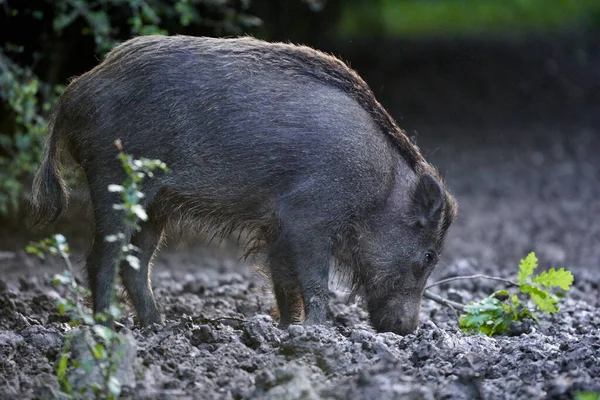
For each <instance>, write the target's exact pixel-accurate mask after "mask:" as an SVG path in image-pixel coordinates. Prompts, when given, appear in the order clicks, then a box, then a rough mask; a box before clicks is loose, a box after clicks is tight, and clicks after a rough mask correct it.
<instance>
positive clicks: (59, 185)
mask: <svg viewBox="0 0 600 400" xmlns="http://www.w3.org/2000/svg"><path fill="white" fill-rule="evenodd" d="M60 103H61V102H60V99H59V101H58V103H57V105H56V107H55V109H54V111H53V113H52V116H51V118H50V122H49V124H48V136H47V137H46V141H45V143H44V151H43V155H42V162H41V163H40V166H39V168H38V170H37V172H36V174H35V177H34V178H33V188H32V193H31V199H30V203H29V206H30V214H31V217H32V219H33V224H32V226H31V227H32V228H42V227H44V226H46V225H48V224H49V223H51V222H54V221H55V220H56V219H58V217H60V216H61V214H62V213H63V211H64V210H65V208H66V207H67V200H68V193H67V188H66V185H65V181H64V180H63V178H62V176H61V174H60V171H59V167H60V160H59V144H60V143H59V142H60V134H59V129H57V127H56V120H57V118H59V117H60V116H59V114H60V108H61V107H60Z"/></svg>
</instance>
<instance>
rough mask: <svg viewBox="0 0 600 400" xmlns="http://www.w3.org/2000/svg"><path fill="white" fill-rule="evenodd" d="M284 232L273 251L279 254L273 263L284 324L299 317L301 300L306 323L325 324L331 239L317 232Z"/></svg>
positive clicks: (276, 293)
mask: <svg viewBox="0 0 600 400" xmlns="http://www.w3.org/2000/svg"><path fill="white" fill-rule="evenodd" d="M284 232H285V233H284V234H283V235H282V236H281V237H280V238H279V240H278V243H277V245H276V247H275V250H274V252H272V254H274V255H276V256H275V257H273V256H271V265H270V266H271V274H272V277H273V286H274V291H275V297H276V299H277V306H278V308H279V314H280V325H282V326H286V325H289V323H291V322H293V321H294V320H295V319H297V318H298V307H299V306H301V305H302V304H299V303H300V301H302V303H303V305H304V315H305V324H307V325H322V324H324V323H325V319H326V307H327V301H328V299H329V287H328V281H329V262H330V258H331V249H330V247H329V241H328V240H327V239H324V238H322V237H321V235H319V234H317V233H316V232H311V231H305V232H304V233H298V234H296V233H294V232H290V231H289V230H285V231H284ZM277 260H279V262H276V261H277ZM298 292H299V293H298ZM298 294H301V297H300V296H298Z"/></svg>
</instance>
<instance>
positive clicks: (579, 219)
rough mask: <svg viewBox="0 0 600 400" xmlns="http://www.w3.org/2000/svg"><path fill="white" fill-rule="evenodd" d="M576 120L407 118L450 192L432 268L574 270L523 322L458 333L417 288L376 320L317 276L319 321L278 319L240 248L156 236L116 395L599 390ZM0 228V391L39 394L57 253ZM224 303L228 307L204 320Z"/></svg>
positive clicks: (453, 287)
mask: <svg viewBox="0 0 600 400" xmlns="http://www.w3.org/2000/svg"><path fill="white" fill-rule="evenodd" d="M500 86H502V85H500ZM542 101H543V100H542ZM540 109H543V107H541V106H540ZM465 112H468V110H466V109H465ZM395 114H396V115H395V116H396V117H397V118H398V119H400V118H399V117H398V115H401V113H400V112H398V113H395ZM462 117H463V118H464V115H463V116H462ZM479 120H480V121H481V118H480V119H479ZM578 122H580V121H577V120H573V121H571V122H569V121H567V123H564V124H560V125H559V124H556V125H555V124H548V123H546V124H543V123H538V121H531V123H529V124H523V123H519V124H518V127H511V126H510V124H504V125H499V124H497V123H496V122H494V123H493V124H487V125H486V124H484V123H483V124H482V123H481V122H480V123H478V126H477V127H476V128H475V127H473V126H463V127H459V126H452V125H449V124H448V123H447V122H446V123H445V124H444V125H428V124H425V123H422V122H418V121H416V122H415V121H412V122H410V124H409V125H410V126H411V133H415V132H414V131H413V129H414V130H416V131H417V132H416V133H417V134H418V143H419V145H420V146H421V147H422V148H423V149H424V153H425V154H426V156H427V158H429V159H430V160H431V161H433V162H434V164H436V165H437V166H438V167H439V168H440V170H441V171H442V172H443V174H444V175H445V176H446V183H447V184H448V186H449V187H450V189H451V190H452V191H453V192H454V193H455V194H456V197H457V198H458V201H459V205H460V211H459V218H458V220H457V221H456V223H455V224H454V226H453V228H452V230H451V231H450V233H449V237H448V242H447V247H446V250H445V252H444V255H443V259H442V262H441V263H440V264H439V266H438V267H437V270H436V272H435V274H434V276H433V277H432V278H431V280H438V279H441V278H445V277H450V276H455V275H466V274H473V273H486V274H490V275H496V276H503V277H512V276H515V275H516V271H517V265H518V261H519V259H521V258H522V257H523V256H525V255H526V254H527V253H528V252H530V251H535V252H536V253H537V255H538V257H539V259H540V265H541V268H542V269H546V268H550V267H556V268H560V267H565V268H567V269H570V270H571V271H573V274H574V276H575V283H574V287H573V288H572V290H571V292H570V293H569V295H568V296H567V298H566V299H565V300H562V301H561V307H562V309H561V311H560V312H559V313H558V314H555V315H554V316H551V317H542V318H541V323H540V325H539V326H535V327H533V328H532V329H531V330H530V331H529V332H528V333H524V334H519V335H516V336H502V337H496V338H487V337H483V336H471V335H467V334H465V333H463V332H461V331H460V330H458V328H457V320H456V317H455V315H454V314H453V313H452V311H451V310H449V309H446V308H443V307H441V306H439V305H438V304H436V303H433V302H431V301H429V300H424V301H423V307H422V312H421V324H420V326H419V328H418V330H417V331H416V332H415V333H414V334H411V335H408V336H405V337H401V336H397V335H395V334H391V333H388V334H378V333H375V332H374V331H373V330H372V329H371V328H370V326H369V324H368V321H367V315H366V313H365V311H364V309H363V308H362V306H361V304H360V302H357V303H348V302H347V296H346V291H345V289H344V287H343V286H339V285H332V293H331V301H330V304H329V316H330V324H329V326H326V327H303V326H292V327H290V328H289V329H287V330H279V329H278V328H277V327H276V325H275V324H274V322H273V321H272V319H271V318H270V317H269V316H268V313H269V310H270V308H271V307H272V305H273V297H272V295H271V294H270V293H269V292H268V290H267V288H266V287H265V282H264V281H263V280H262V279H260V277H258V276H257V275H255V274H254V273H253V271H252V268H251V265H249V263H245V262H243V261H240V260H239V255H240V252H239V249H238V248H237V247H235V246H234V245H233V244H232V243H229V242H225V243H222V244H221V245H215V244H212V245H210V246H207V245H206V244H205V243H203V242H201V241H192V242H189V243H187V244H186V245H184V246H183V247H181V248H177V247H174V246H168V247H167V248H165V249H164V250H163V251H162V252H161V253H160V254H159V256H158V257H157V258H156V260H155V268H154V273H153V284H154V287H155V294H156V296H157V299H158V301H159V304H160V308H161V311H162V313H163V315H164V316H165V318H166V320H167V321H166V325H165V326H164V327H154V328H148V329H144V330H141V329H138V328H136V327H135V326H133V325H132V320H131V318H130V317H129V318H127V319H125V320H124V321H123V322H124V324H125V326H126V327H127V328H128V329H129V328H130V329H131V330H132V334H133V337H134V338H135V342H136V343H137V346H136V347H137V350H136V353H135V356H134V357H133V359H132V363H131V364H130V369H129V371H128V374H126V375H125V376H126V377H127V381H126V382H125V384H126V386H125V387H124V389H123V397H124V398H131V399H154V398H156V399H187V398H189V399H196V398H198V399H212V398H223V399H248V398H258V399H296V398H305V399H318V398H328V399H392V398H393V399H397V398H400V399H404V398H407V399H433V398H435V399H478V398H479V399H505V398H509V399H542V398H544V399H546V398H548V399H572V398H574V396H575V395H576V393H577V392H580V391H595V392H598V393H600V200H599V199H600V156H599V155H600V131H599V129H598V127H595V126H594V125H593V124H588V123H578ZM81 221H85V219H83V217H82V216H81V215H79V211H78V210H77V209H72V210H71V212H70V218H66V219H64V220H63V221H62V222H61V223H59V224H58V225H56V226H55V227H53V229H54V230H55V231H58V232H63V233H64V234H65V235H66V236H67V238H68V239H69V241H70V242H71V243H72V244H73V247H74V249H73V252H74V259H75V260H76V261H79V257H80V256H81V254H82V253H83V251H84V250H85V239H86V237H87V236H88V235H89V231H88V230H86V227H87V225H86V224H85V223H81ZM0 235H2V236H1V239H2V240H0V250H2V251H3V253H0V398H3V399H4V398H6V399H9V398H21V399H30V398H31V399H33V398H51V397H54V396H55V395H56V393H57V388H58V385H57V381H56V378H55V377H54V375H53V370H52V368H53V364H54V363H55V361H56V359H57V355H58V353H59V351H60V346H61V344H62V340H63V337H64V335H65V332H67V330H68V328H67V325H66V324H65V322H64V319H63V318H62V317H61V316H59V315H58V313H57V311H56V306H55V298H56V293H57V292H60V290H61V289H56V288H54V287H53V286H52V285H50V284H49V283H48V277H49V276H51V274H52V273H54V272H57V271H60V270H61V269H62V266H61V264H60V262H57V261H48V262H46V263H41V262H39V261H38V260H37V259H35V258H32V257H31V256H27V255H25V254H24V253H23V252H22V251H21V250H19V249H20V248H21V247H22V246H24V244H26V243H27V241H28V240H29V239H30V236H28V235H27V234H25V233H23V232H22V231H17V230H16V228H15V230H12V231H11V228H8V227H3V228H2V229H1V230H0ZM500 287H501V286H499V284H498V283H494V282H489V281H461V282H453V283H451V284H446V285H443V286H440V287H437V288H435V289H434V291H436V292H437V293H439V294H441V295H443V296H445V297H448V298H451V299H453V300H455V301H461V302H464V303H466V302H468V301H470V300H472V299H478V298H481V297H484V296H486V295H488V294H489V293H491V292H492V291H494V290H496V289H499V288H500ZM223 317H228V318H231V319H226V320H220V321H213V320H214V319H217V318H223Z"/></svg>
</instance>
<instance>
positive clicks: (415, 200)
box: [412, 174, 444, 227]
mask: <svg viewBox="0 0 600 400" xmlns="http://www.w3.org/2000/svg"><path fill="white" fill-rule="evenodd" d="M443 201H444V191H443V189H442V186H441V185H440V184H439V183H438V181H437V180H436V179H435V178H434V177H433V176H431V175H429V174H423V176H421V178H419V181H418V182H417V184H416V186H415V188H414V192H413V194H412V210H413V215H414V218H415V222H416V223H418V224H419V225H421V226H423V227H425V226H435V225H437V223H438V222H439V220H440V217H441V214H442V204H443Z"/></svg>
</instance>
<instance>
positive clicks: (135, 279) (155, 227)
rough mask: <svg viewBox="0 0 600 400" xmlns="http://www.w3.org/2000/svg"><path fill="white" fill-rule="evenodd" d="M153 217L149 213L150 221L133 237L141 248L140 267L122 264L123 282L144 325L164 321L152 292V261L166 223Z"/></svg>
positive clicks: (136, 245)
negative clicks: (135, 267)
mask: <svg viewBox="0 0 600 400" xmlns="http://www.w3.org/2000/svg"><path fill="white" fill-rule="evenodd" d="M149 211H150V210H149ZM153 217H154V215H153V214H152V213H149V219H148V221H146V222H144V223H142V225H141V228H142V229H141V230H140V231H139V232H136V233H134V234H133V237H132V238H131V244H132V245H134V246H135V247H137V248H138V249H139V253H137V254H135V255H136V256H137V257H138V259H139V262H140V267H139V269H137V270H136V269H134V268H133V267H131V265H129V264H128V263H123V265H122V266H121V276H122V278H123V284H124V286H125V289H126V290H127V294H128V295H129V300H130V301H131V303H132V304H133V307H134V308H135V312H136V314H137V316H138V318H139V321H140V324H141V325H142V326H148V325H151V324H153V323H159V324H160V323H162V320H161V317H160V313H159V312H158V308H157V307H156V301H155V300H154V295H153V294H152V286H151V283H150V274H151V267H150V262H151V261H152V257H153V256H154V253H155V251H156V248H157V246H158V243H159V242H160V238H161V236H162V231H163V226H164V224H163V223H161V221H160V220H157V219H155V218H153Z"/></svg>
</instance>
